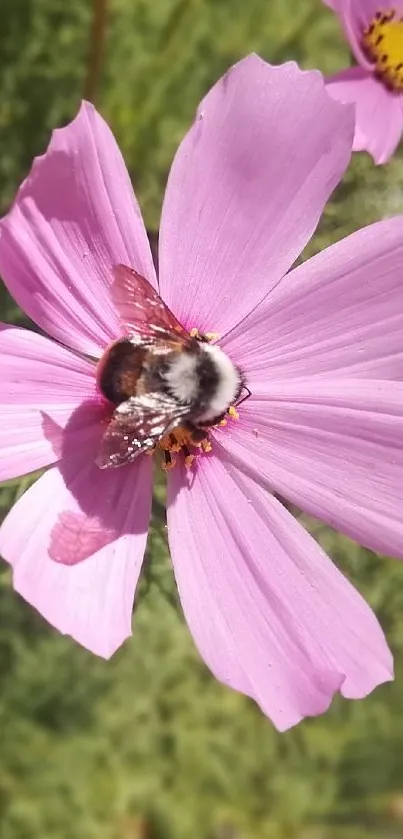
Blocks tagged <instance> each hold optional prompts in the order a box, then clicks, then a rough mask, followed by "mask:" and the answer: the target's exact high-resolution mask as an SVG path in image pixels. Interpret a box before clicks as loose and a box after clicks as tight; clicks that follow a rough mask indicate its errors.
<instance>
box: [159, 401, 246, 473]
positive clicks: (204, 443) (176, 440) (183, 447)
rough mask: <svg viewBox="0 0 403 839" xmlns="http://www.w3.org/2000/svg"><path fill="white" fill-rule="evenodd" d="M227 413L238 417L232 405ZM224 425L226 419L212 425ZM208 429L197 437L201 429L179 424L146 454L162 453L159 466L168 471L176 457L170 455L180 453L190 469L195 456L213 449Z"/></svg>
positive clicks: (175, 461) (219, 426) (173, 464)
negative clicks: (202, 435) (200, 436)
mask: <svg viewBox="0 0 403 839" xmlns="http://www.w3.org/2000/svg"><path fill="white" fill-rule="evenodd" d="M227 413H228V416H229V417H231V419H233V420H237V419H238V418H239V415H238V412H237V411H236V410H235V408H234V407H233V406H232V405H231V406H230V407H229V408H228V411H227ZM225 425H227V420H226V419H222V420H220V422H219V423H217V426H212V427H213V428H215V427H216V428H221V427H223V426H225ZM209 430H210V429H207V428H206V431H205V433H206V436H205V437H202V439H199V434H200V432H201V431H202V429H195V430H192V429H191V428H185V427H184V426H181V425H179V426H178V427H177V428H173V429H172V431H170V432H169V433H168V434H165V436H164V437H162V438H161V440H159V442H158V443H157V445H156V446H154V448H153V449H151V450H150V451H149V452H147V454H154V453H155V452H156V451H160V452H161V453H163V455H164V460H162V462H161V467H162V469H163V470H164V472H169V470H170V469H173V468H174V467H175V466H176V464H177V458H174V457H172V455H173V454H182V455H183V456H184V463H185V466H186V469H191V467H192V466H193V463H194V461H195V459H196V457H198V456H201V455H203V454H209V453H210V452H211V451H212V450H213V444H212V442H211V440H210V439H209V437H208V431H209ZM195 435H196V436H195ZM190 449H193V451H190Z"/></svg>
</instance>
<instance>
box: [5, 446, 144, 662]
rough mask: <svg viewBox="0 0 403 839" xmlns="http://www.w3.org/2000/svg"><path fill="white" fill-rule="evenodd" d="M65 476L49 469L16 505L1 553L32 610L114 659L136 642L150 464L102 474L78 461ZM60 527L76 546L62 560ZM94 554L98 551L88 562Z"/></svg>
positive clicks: (86, 645) (140, 464) (99, 652)
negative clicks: (119, 650) (131, 638)
mask: <svg viewBox="0 0 403 839" xmlns="http://www.w3.org/2000/svg"><path fill="white" fill-rule="evenodd" d="M66 470H67V471H66V473H65V474H62V472H61V471H60V470H59V469H58V468H53V469H51V470H49V471H48V472H47V473H46V474H45V475H43V476H42V477H41V478H40V479H39V481H37V483H36V484H34V485H33V486H32V487H31V488H30V489H29V490H28V491H27V492H26V493H25V494H24V495H23V496H22V498H20V499H19V501H18V502H17V503H16V505H15V506H14V507H13V508H12V510H11V512H10V513H9V514H8V516H7V518H6V520H5V522H4V523H3V525H2V527H1V529H0V551H1V554H2V556H3V557H4V559H6V560H7V562H10V563H11V565H13V567H14V576H13V581H14V587H15V589H16V591H18V592H19V594H21V595H22V597H24V598H25V600H27V601H28V603H30V604H31V605H32V606H34V607H35V608H36V609H38V611H39V612H40V613H41V614H42V615H43V617H44V618H46V620H47V621H49V623H51V624H52V626H54V627H55V628H56V629H58V630H59V631H60V632H62V633H63V634H65V635H71V637H72V638H74V639H75V640H76V641H78V642H79V643H80V644H82V645H83V646H84V647H87V649H89V650H90V651H91V652H93V653H96V654H97V655H100V656H103V657H105V658H109V656H111V655H112V654H113V653H114V651H115V650H116V649H117V648H118V647H119V646H120V645H121V644H122V643H123V641H124V640H125V638H127V637H128V636H129V635H131V614H132V606H133V595H134V591H135V588H136V584H137V580H138V576H139V573H140V569H141V564H142V560H143V554H144V549H145V544H146V539H147V527H148V521H149V515H150V503H151V492H152V487H151V478H152V468H151V462H150V460H149V459H146V458H141V459H140V460H139V461H138V462H137V463H136V465H135V466H131V467H129V468H123V469H117V470H112V471H111V472H107V473H105V472H100V471H99V470H97V468H96V467H95V466H93V467H92V468H88V464H86V465H84V466H83V465H81V466H80V461H79V458H77V457H76V460H75V463H74V464H70V465H69V466H68V467H66ZM58 528H59V529H60V528H62V535H64V538H69V534H70V536H71V539H72V544H71V545H70V546H69V545H68V544H67V545H65V554H64V557H60V556H59V555H58V553H57V540H58V536H59V535H60V534H59V533H58ZM79 531H80V532H79ZM86 539H87V542H86ZM91 547H92V551H94V550H95V551H96V552H95V553H92V555H90V556H89V558H85V559H84V556H87V557H88V554H91ZM55 548H56V549H55ZM69 548H70V554H69ZM77 550H78V551H79V553H78V555H77V554H76V555H75V553H76V551H77ZM80 552H81V554H80ZM61 559H63V564H62V563H61V561H60V560H61ZM78 560H81V561H78Z"/></svg>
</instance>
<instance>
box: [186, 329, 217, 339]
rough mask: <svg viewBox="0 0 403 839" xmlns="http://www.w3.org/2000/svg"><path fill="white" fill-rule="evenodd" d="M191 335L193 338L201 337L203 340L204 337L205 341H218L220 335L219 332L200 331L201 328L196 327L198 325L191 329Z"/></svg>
mask: <svg viewBox="0 0 403 839" xmlns="http://www.w3.org/2000/svg"><path fill="white" fill-rule="evenodd" d="M189 335H190V337H191V338H200V339H201V340H203V338H204V340H205V341H209V342H210V341H218V339H219V337H220V333H219V332H199V330H198V329H196V327H194V328H193V329H191V330H190V332H189Z"/></svg>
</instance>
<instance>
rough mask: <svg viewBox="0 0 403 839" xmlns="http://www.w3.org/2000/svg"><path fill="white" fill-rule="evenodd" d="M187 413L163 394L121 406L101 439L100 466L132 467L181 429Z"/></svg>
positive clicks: (98, 460)
mask: <svg viewBox="0 0 403 839" xmlns="http://www.w3.org/2000/svg"><path fill="white" fill-rule="evenodd" d="M188 411H189V409H188V408H187V407H186V406H184V405H178V403H177V402H175V400H174V399H172V398H171V397H170V396H167V395H165V394H162V393H145V394H142V395H141V396H132V397H131V398H130V399H127V400H126V402H122V404H121V405H119V407H118V408H116V410H115V412H114V414H113V416H112V419H111V421H110V423H109V425H108V428H107V430H106V431H105V434H104V436H103V438H102V441H101V448H100V451H99V454H98V457H97V459H96V463H97V466H99V467H100V468H101V469H110V468H112V467H115V466H124V465H125V464H126V463H132V462H133V461H134V460H135V459H136V458H137V457H138V456H139V455H140V454H142V452H145V451H147V450H148V449H151V448H152V447H153V446H154V445H155V444H156V443H157V442H158V440H160V439H161V437H163V436H164V434H167V433H168V431H170V430H171V429H172V428H174V427H175V426H176V425H178V423H179V422H180V421H181V420H182V419H183V418H184V417H185V416H186V415H187V414H188Z"/></svg>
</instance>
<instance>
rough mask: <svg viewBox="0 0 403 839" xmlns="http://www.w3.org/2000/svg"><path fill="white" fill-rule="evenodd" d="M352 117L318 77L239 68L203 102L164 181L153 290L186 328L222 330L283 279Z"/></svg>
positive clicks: (342, 152) (336, 166)
mask: <svg viewBox="0 0 403 839" xmlns="http://www.w3.org/2000/svg"><path fill="white" fill-rule="evenodd" d="M352 131H353V114H352V113H351V111H350V110H349V109H343V108H337V109H336V108H335V107H334V103H333V102H332V101H330V100H329V98H328V97H327V96H326V94H325V91H324V87H323V82H322V78H321V76H320V75H319V74H318V73H302V72H301V71H300V70H299V69H298V67H297V66H296V65H295V64H293V63H289V64H285V65H282V66H281V67H270V65H268V64H266V63H265V62H264V61H262V60H261V59H260V58H258V57H257V56H256V55H252V56H249V58H247V59H245V60H244V61H241V62H240V63H239V64H237V65H236V66H235V67H233V68H232V69H231V70H229V71H228V73H227V74H226V75H225V76H224V77H223V78H222V79H221V80H220V81H219V82H218V83H217V84H216V85H215V87H214V88H213V89H212V90H211V91H210V93H208V94H207V96H206V98H205V99H204V100H203V102H202V103H201V105H200V107H199V110H198V114H197V118H196V121H195V123H194V125H193V127H192V128H191V129H190V131H189V132H188V134H187V136H186V137H185V139H184V141H183V142H182V144H181V146H180V147H179V150H178V152H177V155H176V157H175V160H174V163H173V165H172V169H171V173H170V176H169V181H168V186H167V191H166V195H165V201H164V207H163V212H162V222H161V233H160V290H161V295H162V297H163V299H164V300H165V302H166V303H167V304H168V306H170V308H171V309H172V311H173V312H174V313H175V315H176V316H177V318H178V319H179V320H180V321H181V323H183V325H184V326H186V327H187V328H191V327H198V328H199V329H200V330H207V329H208V330H210V331H218V332H221V333H223V332H226V331H227V330H228V329H229V328H230V327H231V326H233V325H234V324H235V323H237V322H238V321H240V320H241V319H242V318H243V317H244V316H245V315H246V314H247V313H248V312H249V311H250V310H251V309H252V308H253V306H255V305H256V303H258V302H259V301H260V300H261V299H262V298H263V297H264V296H265V295H266V294H267V292H268V291H270V289H271V288H273V286H275V284H276V283H277V282H278V281H279V279H280V278H281V276H282V275H283V274H284V273H285V271H287V270H288V268H289V267H290V265H291V264H292V263H293V261H294V260H295V258H296V257H297V256H298V254H299V253H300V252H301V250H302V249H303V247H304V246H305V244H306V243H307V241H308V240H309V238H310V236H311V235H312V233H313V231H314V229H315V227H316V225H317V223H318V219H319V216H320V214H321V212H322V209H323V206H324V204H325V203H326V201H327V199H328V197H329V195H330V193H331V192H332V190H333V189H334V187H335V186H336V184H337V182H338V181H339V179H340V177H341V175H342V174H343V172H344V170H345V167H346V165H347V163H348V161H349V157H350V150H351V138H352Z"/></svg>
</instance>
